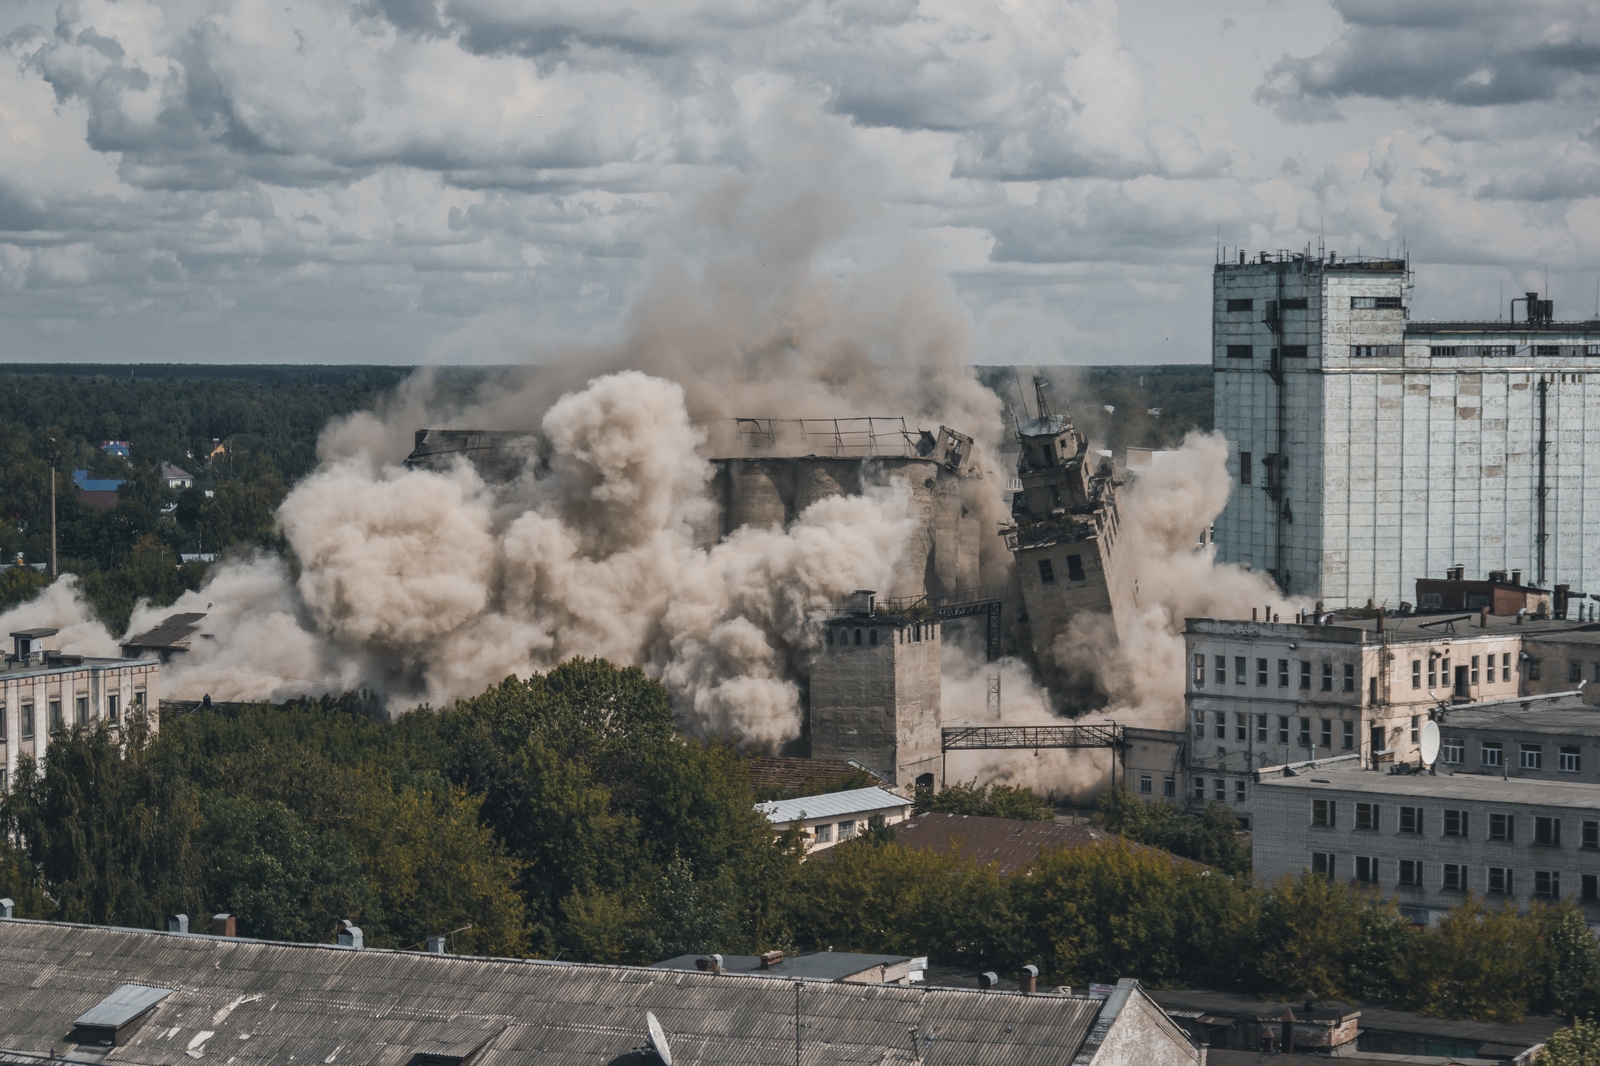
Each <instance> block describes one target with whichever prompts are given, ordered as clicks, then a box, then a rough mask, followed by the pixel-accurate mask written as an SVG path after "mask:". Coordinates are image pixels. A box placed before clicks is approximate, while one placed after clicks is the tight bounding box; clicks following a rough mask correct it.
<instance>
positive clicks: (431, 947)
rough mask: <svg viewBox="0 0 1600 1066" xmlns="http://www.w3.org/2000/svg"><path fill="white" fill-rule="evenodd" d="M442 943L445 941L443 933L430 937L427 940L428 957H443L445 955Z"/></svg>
mask: <svg viewBox="0 0 1600 1066" xmlns="http://www.w3.org/2000/svg"><path fill="white" fill-rule="evenodd" d="M444 941H445V936H444V934H443V933H438V934H436V935H434V936H430V937H429V938H428V954H429V955H443V954H444V953H445V950H444Z"/></svg>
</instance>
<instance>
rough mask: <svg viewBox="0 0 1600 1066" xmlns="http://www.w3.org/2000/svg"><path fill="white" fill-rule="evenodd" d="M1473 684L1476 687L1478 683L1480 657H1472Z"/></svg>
mask: <svg viewBox="0 0 1600 1066" xmlns="http://www.w3.org/2000/svg"><path fill="white" fill-rule="evenodd" d="M1472 683H1473V684H1474V685H1476V684H1477V683H1478V656H1476V655H1474V656H1473V657H1472Z"/></svg>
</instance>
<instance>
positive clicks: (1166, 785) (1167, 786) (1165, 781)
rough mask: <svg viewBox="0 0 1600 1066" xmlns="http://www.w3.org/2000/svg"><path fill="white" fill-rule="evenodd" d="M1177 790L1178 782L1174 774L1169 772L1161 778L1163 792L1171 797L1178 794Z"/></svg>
mask: <svg viewBox="0 0 1600 1066" xmlns="http://www.w3.org/2000/svg"><path fill="white" fill-rule="evenodd" d="M1177 792H1178V785H1177V782H1176V781H1174V780H1173V777H1172V775H1171V774H1167V775H1165V776H1163V777H1162V778H1161V794H1162V795H1163V796H1166V797H1168V798H1169V799H1170V798H1171V797H1173V796H1175V795H1177Z"/></svg>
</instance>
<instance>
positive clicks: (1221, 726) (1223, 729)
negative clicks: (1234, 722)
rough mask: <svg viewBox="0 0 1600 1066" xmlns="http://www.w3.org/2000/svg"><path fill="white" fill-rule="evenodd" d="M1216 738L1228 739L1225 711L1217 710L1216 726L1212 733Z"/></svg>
mask: <svg viewBox="0 0 1600 1066" xmlns="http://www.w3.org/2000/svg"><path fill="white" fill-rule="evenodd" d="M1213 735H1214V736H1215V737H1216V738H1217V739H1218V740H1227V739H1228V715H1227V712H1225V711H1218V712H1217V727H1216V730H1215V732H1214V734H1213Z"/></svg>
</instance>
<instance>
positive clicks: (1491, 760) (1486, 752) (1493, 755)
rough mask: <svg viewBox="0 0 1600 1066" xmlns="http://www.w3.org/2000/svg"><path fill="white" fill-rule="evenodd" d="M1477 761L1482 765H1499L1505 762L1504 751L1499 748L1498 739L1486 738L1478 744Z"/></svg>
mask: <svg viewBox="0 0 1600 1066" xmlns="http://www.w3.org/2000/svg"><path fill="white" fill-rule="evenodd" d="M1479 749H1480V750H1479V753H1478V762H1479V763H1481V764H1482V765H1484V766H1501V765H1503V764H1504V763H1505V758H1504V753H1503V752H1502V751H1501V750H1500V742H1499V741H1498V740H1486V741H1484V742H1483V743H1482V744H1481V745H1479Z"/></svg>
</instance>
